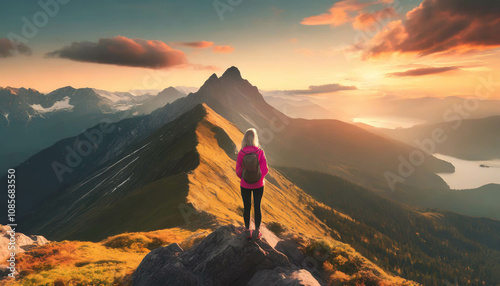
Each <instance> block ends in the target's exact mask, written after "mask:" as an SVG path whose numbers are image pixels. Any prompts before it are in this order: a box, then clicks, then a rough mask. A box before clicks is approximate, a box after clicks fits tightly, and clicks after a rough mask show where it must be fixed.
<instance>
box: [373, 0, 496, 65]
mask: <svg viewBox="0 0 500 286" xmlns="http://www.w3.org/2000/svg"><path fill="white" fill-rule="evenodd" d="M499 31H500V1H498V0H475V1H471V0H424V1H423V2H422V3H421V4H420V5H419V6H418V7H416V8H415V9H413V10H412V11H410V12H408V13H407V14H406V20H405V21H393V22H391V23H389V24H388V26H387V27H386V28H385V29H384V30H383V31H381V32H380V33H378V34H377V35H376V36H375V37H374V38H373V39H372V40H371V41H370V43H369V44H368V48H367V49H366V50H365V52H364V58H365V59H366V58H369V57H376V56H379V55H382V54H390V53H416V54H419V55H429V54H435V53H441V52H467V51H471V50H483V49H488V48H497V47H500V36H499V35H498V32H499Z"/></svg>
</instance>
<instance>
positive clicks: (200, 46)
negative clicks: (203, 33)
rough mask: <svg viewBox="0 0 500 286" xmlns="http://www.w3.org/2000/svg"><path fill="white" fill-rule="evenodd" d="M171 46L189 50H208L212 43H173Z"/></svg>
mask: <svg viewBox="0 0 500 286" xmlns="http://www.w3.org/2000/svg"><path fill="white" fill-rule="evenodd" d="M172 45H174V46H185V47H191V48H197V49H205V48H210V47H211V46H213V45H214V42H209V41H199V42H173V43H172Z"/></svg>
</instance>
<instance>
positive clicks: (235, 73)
mask: <svg viewBox="0 0 500 286" xmlns="http://www.w3.org/2000/svg"><path fill="white" fill-rule="evenodd" d="M221 78H224V79H242V78H241V72H240V70H239V69H238V68H237V67H235V66H232V67H230V68H228V69H227V70H226V71H225V72H224V74H222V77H221Z"/></svg>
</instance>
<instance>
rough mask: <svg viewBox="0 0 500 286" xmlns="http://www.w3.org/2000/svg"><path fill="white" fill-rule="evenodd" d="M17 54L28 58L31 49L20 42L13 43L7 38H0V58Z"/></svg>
mask: <svg viewBox="0 0 500 286" xmlns="http://www.w3.org/2000/svg"><path fill="white" fill-rule="evenodd" d="M16 52H17V53H19V54H22V55H26V56H30V55H31V49H30V48H29V47H28V46H26V45H25V44H24V43H21V42H13V41H11V40H9V39H7V38H0V58H7V57H12V56H14V55H15V54H16Z"/></svg>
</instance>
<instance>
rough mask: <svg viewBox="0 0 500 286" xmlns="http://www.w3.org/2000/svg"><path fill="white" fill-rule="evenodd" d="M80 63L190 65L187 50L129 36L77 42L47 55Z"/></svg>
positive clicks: (139, 65) (132, 65)
mask: <svg viewBox="0 0 500 286" xmlns="http://www.w3.org/2000/svg"><path fill="white" fill-rule="evenodd" d="M47 56H48V57H58V58H64V59H70V60H74V61H79V62H90V63H100V64H112V65H119V66H130V67H146V68H168V67H174V66H182V65H185V64H187V58H186V55H185V54H184V52H182V51H179V50H176V49H173V48H172V47H170V46H169V45H167V44H165V43H164V42H162V41H155V40H143V39H129V38H126V37H122V36H117V37H114V38H103V39H99V41H98V42H97V43H95V42H89V41H86V42H74V43H72V44H71V45H70V46H67V47H63V48H62V49H59V50H57V51H53V52H51V53H48V54H47Z"/></svg>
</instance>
